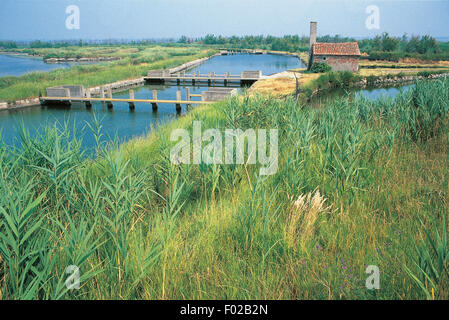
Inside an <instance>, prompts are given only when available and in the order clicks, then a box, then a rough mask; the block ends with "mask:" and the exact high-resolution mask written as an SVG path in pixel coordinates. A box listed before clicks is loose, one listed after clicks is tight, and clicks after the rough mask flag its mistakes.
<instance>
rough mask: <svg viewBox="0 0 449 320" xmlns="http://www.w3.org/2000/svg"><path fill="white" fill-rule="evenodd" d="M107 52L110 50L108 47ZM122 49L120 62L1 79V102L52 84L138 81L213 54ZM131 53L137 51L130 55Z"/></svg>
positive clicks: (169, 49)
mask: <svg viewBox="0 0 449 320" xmlns="http://www.w3.org/2000/svg"><path fill="white" fill-rule="evenodd" d="M42 50H43V49H42ZM109 50H112V49H111V48H109ZM123 50H125V49H116V52H115V54H116V55H118V56H121V55H125V56H126V58H125V57H124V58H123V59H121V60H120V61H115V62H108V63H100V64H95V65H84V66H75V67H72V68H70V69H58V70H53V71H50V72H35V73H30V74H26V75H24V76H21V77H1V78H0V101H8V102H13V101H16V100H19V99H25V98H30V97H37V96H38V95H39V94H40V93H42V94H44V93H45V88H47V87H51V86H55V85H66V84H67V85H68V84H79V85H84V86H85V87H92V86H98V85H101V84H106V83H111V82H115V81H119V80H125V79H131V78H138V77H141V76H143V75H145V74H146V72H147V71H148V70H151V69H161V68H169V67H174V66H177V65H180V64H183V63H185V62H188V61H191V60H195V59H198V58H202V57H206V56H209V55H212V53H213V51H210V50H203V49H201V48H199V47H160V46H152V47H149V48H143V49H142V50H140V51H138V49H137V48H134V49H132V48H127V50H125V51H123ZM130 50H134V51H135V50H137V51H138V52H135V53H132V52H130ZM85 51H88V48H85ZM134 51H133V52H134Z"/></svg>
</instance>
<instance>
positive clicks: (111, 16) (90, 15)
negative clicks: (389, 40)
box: [0, 0, 449, 41]
mask: <svg viewBox="0 0 449 320" xmlns="http://www.w3.org/2000/svg"><path fill="white" fill-rule="evenodd" d="M73 5H75V6H77V8H79V29H76V28H75V29H73V28H72V29H70V28H67V24H66V20H67V19H68V18H70V20H69V21H71V22H72V23H73V21H75V20H72V19H71V17H70V14H67V13H66V9H67V7H69V6H73ZM370 5H375V6H377V8H378V9H379V16H378V17H379V20H378V21H379V25H378V27H379V28H375V29H368V28H367V26H366V20H367V19H368V18H369V15H370V14H368V13H367V12H366V9H367V7H368V6H370ZM72 13H73V11H72ZM310 21H317V22H318V35H326V34H330V35H336V34H339V35H342V36H351V37H357V38H359V37H372V36H374V35H376V34H380V33H382V32H385V31H386V32H389V33H390V34H392V35H396V36H400V35H403V34H404V33H407V34H409V35H411V34H413V35H424V34H430V35H432V36H434V37H449V0H383V1H379V0H377V1H376V0H370V1H365V0H271V1H268V0H1V1H0V40H16V41H22V40H37V39H39V40H70V39H86V40H93V39H157V38H178V37H180V36H182V35H186V36H188V37H192V38H196V37H202V36H204V35H206V34H209V33H210V34H215V35H224V36H231V35H239V36H240V35H268V34H270V35H275V36H282V35H286V34H298V35H308V34H309V22H310ZM72 26H73V24H72Z"/></svg>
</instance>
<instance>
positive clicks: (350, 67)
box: [313, 56, 359, 72]
mask: <svg viewBox="0 0 449 320" xmlns="http://www.w3.org/2000/svg"><path fill="white" fill-rule="evenodd" d="M315 62H325V63H327V64H328V65H330V66H331V67H332V71H351V72H357V71H359V57H357V56H314V57H313V63H315Z"/></svg>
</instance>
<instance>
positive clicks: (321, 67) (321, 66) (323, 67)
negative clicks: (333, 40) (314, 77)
mask: <svg viewBox="0 0 449 320" xmlns="http://www.w3.org/2000/svg"><path fill="white" fill-rule="evenodd" d="M331 70H332V67H331V66H330V65H328V64H327V63H325V62H315V63H314V64H313V65H312V68H311V69H310V71H312V72H313V73H325V72H329V71H331Z"/></svg>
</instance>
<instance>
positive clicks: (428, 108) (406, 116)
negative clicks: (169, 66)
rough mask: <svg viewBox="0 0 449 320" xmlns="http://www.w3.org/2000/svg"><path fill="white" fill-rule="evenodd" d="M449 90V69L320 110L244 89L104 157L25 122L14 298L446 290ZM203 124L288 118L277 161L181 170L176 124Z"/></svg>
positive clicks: (4, 202) (3, 291) (445, 294)
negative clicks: (77, 279)
mask: <svg viewBox="0 0 449 320" xmlns="http://www.w3.org/2000/svg"><path fill="white" fill-rule="evenodd" d="M448 100H449V80H447V79H446V80H444V81H443V80H438V81H432V82H419V83H417V85H416V87H415V88H414V89H412V90H410V91H409V92H408V93H404V94H402V95H401V96H399V97H398V98H396V99H395V100H387V101H375V102H373V101H367V100H361V99H356V100H354V101H350V100H346V99H339V100H336V101H333V102H331V103H330V104H329V105H328V106H327V107H326V108H324V109H320V110H317V109H309V108H301V107H300V106H297V105H296V103H295V102H294V101H293V100H290V99H287V100H279V99H273V98H270V97H261V96H255V97H251V98H250V97H247V96H243V97H236V98H233V99H231V100H228V101H225V102H221V103H218V104H216V105H213V106H206V107H199V108H197V109H195V110H193V111H192V112H190V113H189V114H188V115H186V116H185V117H182V118H180V119H179V120H178V121H176V122H172V123H170V124H168V125H166V126H164V127H161V128H158V129H157V130H155V131H153V133H151V134H150V135H149V136H148V137H143V138H140V139H134V140H132V141H130V142H129V143H127V144H125V145H123V146H122V147H120V148H118V149H117V148H113V149H109V148H108V147H107V146H105V145H99V146H98V150H97V155H96V157H95V158H94V159H92V160H83V157H82V153H81V151H80V143H79V141H71V140H69V139H68V138H67V136H68V135H67V134H64V133H63V132H59V131H58V130H56V129H51V128H50V129H48V131H47V132H46V134H45V135H43V136H42V137H36V138H32V137H29V136H28V135H27V134H25V133H24V134H23V137H22V138H23V143H22V147H23V148H22V149H18V150H15V151H10V149H7V148H5V147H3V146H1V147H0V168H1V169H0V231H1V232H0V299H17V298H35V299H36V298H39V299H46V298H52V299H56V298H78V299H79V298H87V299H92V298H97V299H110V298H114V299H121V298H129V299H135V298H145V299H185V298H189V299H220V298H222V299H304V298H308V299H387V298H392V299H415V298H419V299H425V298H430V299H432V298H433V299H447V298H449V291H448V289H449V288H448V286H447V284H448V278H447V277H448V273H447V270H448V269H447V255H448V247H447V245H448V244H447V242H445V241H447V240H444V241H440V242H441V243H438V241H437V239H438V237H440V236H441V235H442V234H445V233H446V231H445V230H443V228H444V227H445V226H446V225H447V221H448V219H447V213H448V211H449V201H448V200H449V195H448V193H449V172H448V170H447V168H448V165H449V146H448V144H449V141H448V139H449V137H448V134H447V132H448V115H449V110H448V105H447V101H448ZM195 120H199V121H201V123H202V127H203V130H205V129H206V128H218V129H220V130H224V129H225V128H241V129H243V130H245V129H247V128H266V129H270V128H276V129H279V170H278V172H277V173H276V174H274V175H272V176H266V177H263V176H259V175H258V172H259V170H258V169H259V165H182V166H175V165H173V164H172V163H171V162H170V160H169V152H170V148H171V147H172V146H173V145H174V142H170V141H169V136H170V133H171V132H172V130H173V129H177V128H185V129H188V130H189V131H190V130H191V129H192V122H193V121H195ZM92 128H93V130H94V131H96V132H98V131H101V130H100V129H101V126H100V125H98V124H97V125H93V127H92ZM190 132H191V131H190ZM74 136H76V135H74ZM437 231H438V233H437ZM426 232H428V233H426ZM431 240H432V241H433V242H431ZM432 244H435V246H437V248H435V250H434V249H433V248H432ZM69 265H76V266H78V267H79V268H80V271H81V288H80V290H74V291H70V292H68V291H67V290H66V287H65V284H64V282H65V279H66V277H67V275H66V274H65V270H66V267H67V266H69ZM367 265H377V266H379V268H380V270H381V280H380V285H381V289H380V290H374V291H370V290H367V289H366V288H365V279H366V278H367V276H368V275H366V274H365V273H364V271H365V268H366V266H367Z"/></svg>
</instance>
